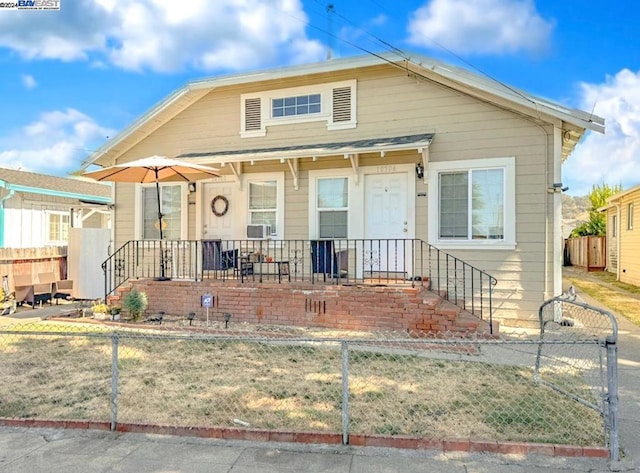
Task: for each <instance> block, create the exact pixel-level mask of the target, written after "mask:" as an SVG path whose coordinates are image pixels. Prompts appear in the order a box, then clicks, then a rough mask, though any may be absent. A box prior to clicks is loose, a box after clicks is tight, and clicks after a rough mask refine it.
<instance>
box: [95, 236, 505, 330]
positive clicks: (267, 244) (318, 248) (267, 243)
mask: <svg viewBox="0 0 640 473" xmlns="http://www.w3.org/2000/svg"><path fill="white" fill-rule="evenodd" d="M161 258H163V261H161ZM102 269H103V271H104V274H105V298H106V296H107V295H109V294H112V293H113V292H114V291H115V290H116V289H117V288H118V287H120V286H121V285H122V284H124V283H125V282H126V281H128V280H129V279H139V278H149V279H152V278H153V279H191V280H194V281H198V280H204V279H221V280H228V279H233V280H236V281H238V283H239V284H244V283H246V282H257V283H263V282H267V281H269V282H278V283H282V284H284V283H296V282H306V283H311V284H319V283H322V284H349V285H380V286H384V285H410V286H412V287H415V286H416V285H420V286H427V287H429V289H430V290H432V291H434V292H436V293H438V294H439V295H441V296H442V297H443V298H445V299H446V300H448V301H450V302H452V303H454V304H455V305H457V306H459V307H461V308H462V309H464V310H467V311H468V312H470V313H472V314H474V315H476V316H478V317H480V318H481V319H485V320H488V321H489V322H490V323H491V321H492V320H491V317H492V312H493V306H492V294H493V287H494V286H495V284H496V282H497V281H496V279H495V278H494V277H493V276H491V275H489V274H488V273H486V272H484V271H482V270H480V269H478V268H476V267H474V266H471V265H470V264H467V263H465V262H464V261H462V260H460V259H459V258H456V257H455V256H453V255H450V254H448V253H445V252H443V251H441V250H439V249H438V248H436V247H434V246H432V245H430V244H428V243H426V242H424V241H422V240H417V239H390V240H385V239H344V240H163V241H162V242H160V241H159V240H131V241H128V242H127V243H125V244H124V245H123V246H122V247H120V248H119V249H118V250H117V251H116V252H114V253H113V254H112V255H111V256H110V257H109V258H108V259H107V260H106V261H105V262H104V263H103V264H102ZM163 270H164V274H163Z"/></svg>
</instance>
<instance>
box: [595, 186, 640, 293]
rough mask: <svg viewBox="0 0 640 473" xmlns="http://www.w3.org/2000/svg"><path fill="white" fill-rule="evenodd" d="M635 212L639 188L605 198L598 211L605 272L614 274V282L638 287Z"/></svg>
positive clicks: (639, 240) (639, 206) (638, 232)
mask: <svg viewBox="0 0 640 473" xmlns="http://www.w3.org/2000/svg"><path fill="white" fill-rule="evenodd" d="M637 209H640V185H637V186H634V187H631V188H630V189H628V190H626V191H623V192H620V193H618V194H616V195H614V196H611V197H609V199H607V205H606V206H605V207H603V208H602V209H600V210H601V211H603V212H604V213H605V215H606V218H607V266H606V270H607V271H609V272H612V273H614V274H615V275H616V276H617V279H618V281H622V282H624V283H628V284H633V285H635V286H640V229H634V214H635V213H636V212H637ZM635 220H637V218H636V219H635Z"/></svg>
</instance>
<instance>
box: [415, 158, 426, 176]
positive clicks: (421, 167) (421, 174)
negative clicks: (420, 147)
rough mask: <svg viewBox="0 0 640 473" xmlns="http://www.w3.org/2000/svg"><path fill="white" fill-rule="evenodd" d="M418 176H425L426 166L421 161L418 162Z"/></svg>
mask: <svg viewBox="0 0 640 473" xmlns="http://www.w3.org/2000/svg"><path fill="white" fill-rule="evenodd" d="M416 177H417V178H418V179H422V178H423V177H424V166H423V165H422V163H421V162H420V161H418V162H417V163H416Z"/></svg>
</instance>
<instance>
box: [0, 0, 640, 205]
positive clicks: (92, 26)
mask: <svg viewBox="0 0 640 473" xmlns="http://www.w3.org/2000/svg"><path fill="white" fill-rule="evenodd" d="M59 2H60V10H59V11H14V10H7V9H0V166H5V167H10V168H21V169H24V170H29V171H34V172H40V173H47V174H53V175H66V174H68V173H69V172H72V171H74V170H77V169H79V167H80V165H81V163H82V161H83V160H84V159H86V157H87V156H88V154H89V153H90V152H91V151H92V150H94V149H96V148H97V147H98V146H100V145H101V144H103V143H104V142H105V141H106V138H107V137H109V136H114V135H115V134H116V133H117V132H118V131H120V130H122V129H123V128H125V127H126V126H128V125H129V124H130V123H131V122H132V121H133V120H135V119H136V118H137V117H139V116H140V115H141V114H143V113H144V112H145V111H147V110H148V109H149V108H151V107H152V106H153V105H154V104H156V103H157V102H159V101H160V100H162V99H163V98H164V97H165V96H166V95H168V94H169V93H170V92H172V91H173V90H174V89H176V88H178V87H180V86H181V85H183V84H184V83H185V82H187V81H189V80H192V79H197V78H201V77H206V76H214V75H218V74H226V73H233V72H240V71H248V70H256V69H262V68H270V67H277V66H282V65H288V64H300V63H308V62H315V61H320V60H324V59H325V58H326V57H327V51H328V50H329V49H331V50H332V54H333V56H334V57H346V56H352V55H356V54H363V53H364V52H365V51H373V52H386V51H388V50H389V49H390V48H391V47H395V48H398V49H400V50H402V51H405V52H417V53H420V54H424V55H428V56H432V57H435V58H437V59H440V60H442V61H445V62H449V63H451V64H456V65H460V66H462V67H466V68H468V69H471V70H473V71H475V72H480V71H481V72H482V73H484V74H486V75H489V76H491V77H493V78H495V79H497V80H499V81H501V82H504V83H506V84H509V85H511V86H515V87H518V88H521V89H524V90H526V91H528V92H531V93H533V94H536V95H540V96H542V97H546V98H549V99H552V100H554V101H557V102H560V103H563V104H565V105H568V106H571V107H575V108H580V109H582V110H585V111H589V112H590V111H593V112H594V113H596V114H597V115H600V116H602V117H604V118H605V119H606V126H607V131H606V134H605V135H600V134H597V133H588V134H587V136H586V137H585V138H584V139H583V140H582V141H581V143H580V144H579V145H578V147H577V148H576V150H575V152H574V153H573V154H572V155H571V156H570V158H569V159H568V160H567V162H566V163H565V165H564V169H563V172H564V182H565V184H568V185H569V187H570V190H569V193H570V194H573V195H584V194H587V193H588V192H589V190H590V189H591V187H592V185H593V184H598V183H602V182H606V183H608V184H622V185H623V186H624V187H625V188H627V187H630V186H632V185H636V184H640V33H639V32H638V31H639V30H638V24H640V2H636V1H635V0H618V1H616V2H610V3H608V4H606V5H605V4H602V3H601V2H595V1H591V0H586V1H585V0H562V1H558V0H402V1H397V0H396V1H391V0H358V1H355V0H333V1H330V2H329V1H325V0H228V1H223V0H215V1H210V0H190V1H174V0H138V1H136V2H122V1H117V0H59ZM329 5H332V7H333V8H332V9H331V13H327V10H328V9H329Z"/></svg>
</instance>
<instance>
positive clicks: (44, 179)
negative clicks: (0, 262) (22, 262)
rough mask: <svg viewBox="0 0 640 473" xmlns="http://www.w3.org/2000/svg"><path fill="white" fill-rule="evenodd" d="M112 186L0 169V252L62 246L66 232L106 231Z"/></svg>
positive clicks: (64, 242)
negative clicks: (11, 249)
mask: <svg viewBox="0 0 640 473" xmlns="http://www.w3.org/2000/svg"><path fill="white" fill-rule="evenodd" d="M111 201H112V199H111V186H110V185H105V184H101V183H96V182H93V181H88V180H86V179H80V178H76V179H74V178H63V177H54V176H49V175H45V174H36V173H32V172H25V171H18V170H14V169H5V168H0V248H41V247H46V246H65V245H67V241H68V234H69V228H71V227H84V228H107V227H108V226H109V224H110V215H109V214H110V210H109V208H108V206H109V204H111Z"/></svg>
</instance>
